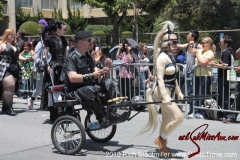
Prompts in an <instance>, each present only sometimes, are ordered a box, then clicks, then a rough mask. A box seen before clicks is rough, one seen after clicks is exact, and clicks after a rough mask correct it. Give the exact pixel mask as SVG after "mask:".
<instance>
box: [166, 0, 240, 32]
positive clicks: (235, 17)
mask: <svg viewBox="0 0 240 160" xmlns="http://www.w3.org/2000/svg"><path fill="white" fill-rule="evenodd" d="M177 4H178V5H176V6H173V5H171V4H169V5H168V6H167V7H166V8H165V11H164V12H163V14H162V16H163V17H164V19H174V20H175V22H176V23H177V24H178V27H179V29H181V30H189V29H198V30H217V29H233V28H239V26H240V14H239V11H240V1H239V0H201V1H192V0H177Z"/></svg>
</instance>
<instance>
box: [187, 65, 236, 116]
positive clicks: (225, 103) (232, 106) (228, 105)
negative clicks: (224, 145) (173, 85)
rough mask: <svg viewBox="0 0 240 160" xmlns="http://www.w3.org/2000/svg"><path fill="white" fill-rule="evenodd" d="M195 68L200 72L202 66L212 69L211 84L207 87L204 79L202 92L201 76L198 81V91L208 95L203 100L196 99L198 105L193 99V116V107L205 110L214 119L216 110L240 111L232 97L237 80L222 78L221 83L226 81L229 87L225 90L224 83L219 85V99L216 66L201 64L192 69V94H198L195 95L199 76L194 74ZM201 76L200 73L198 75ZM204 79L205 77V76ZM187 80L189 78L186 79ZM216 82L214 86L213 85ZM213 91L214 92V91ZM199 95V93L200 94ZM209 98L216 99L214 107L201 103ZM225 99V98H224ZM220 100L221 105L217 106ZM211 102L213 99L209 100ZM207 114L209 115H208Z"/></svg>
mask: <svg viewBox="0 0 240 160" xmlns="http://www.w3.org/2000/svg"><path fill="white" fill-rule="evenodd" d="M197 68H200V73H201V69H203V68H210V69H211V71H212V74H211V81H210V82H211V84H210V88H207V85H209V84H207V83H206V81H205V84H204V87H205V92H204V93H201V92H202V91H201V89H202V82H201V81H202V79H203V78H200V82H199V83H198V84H197V85H199V88H200V90H199V92H200V93H201V94H202V95H209V97H208V98H206V97H205V99H204V98H203V100H199V101H198V105H195V104H196V101H193V116H195V115H194V114H195V109H201V110H206V111H207V112H208V114H210V116H211V117H210V118H212V119H215V120H217V119H218V112H227V113H240V111H238V110H237V106H236V101H235V97H234V93H236V87H235V86H236V85H237V81H236V80H231V81H229V80H227V78H223V84H224V81H228V85H229V89H228V90H227V91H226V90H225V88H224V85H223V86H220V87H222V90H223V91H222V96H221V97H222V99H220V97H219V91H218V88H220V87H218V85H219V84H218V79H216V78H218V76H217V75H218V68H216V67H208V66H207V67H202V66H197V67H196V68H195V69H194V78H193V86H194V87H193V96H198V95H196V87H195V86H196V78H197V77H199V76H196V70H197ZM235 68H236V67H228V70H229V69H230V70H231V69H235ZM200 76H201V75H200ZM213 77H214V80H213ZM223 77H227V75H226V74H225V72H224V70H223ZM235 77H236V76H235ZM205 79H206V77H205ZM187 80H189V79H187ZM215 83H216V86H215V85H214V84H215ZM214 87H216V88H214ZM208 89H209V91H208V92H209V93H210V94H209V93H207V90H208ZM214 92H215V93H214ZM226 92H227V93H228V94H229V95H228V97H227V99H226V97H225V95H224V93H226ZM216 95H218V96H216ZM200 96H201V95H200ZM210 98H214V99H215V100H216V105H215V106H214V107H210V108H207V107H206V106H205V104H204V103H203V102H204V101H205V100H206V99H210ZM225 99H226V100H225ZM220 101H222V102H221V104H222V106H219V104H218V103H219V102H220ZM211 102H213V101H211ZM208 116H209V115H208Z"/></svg>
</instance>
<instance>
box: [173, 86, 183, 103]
mask: <svg viewBox="0 0 240 160" xmlns="http://www.w3.org/2000/svg"><path fill="white" fill-rule="evenodd" d="M175 93H176V94H177V96H178V100H183V98H184V95H183V94H182V91H181V90H180V89H179V88H176V89H175Z"/></svg>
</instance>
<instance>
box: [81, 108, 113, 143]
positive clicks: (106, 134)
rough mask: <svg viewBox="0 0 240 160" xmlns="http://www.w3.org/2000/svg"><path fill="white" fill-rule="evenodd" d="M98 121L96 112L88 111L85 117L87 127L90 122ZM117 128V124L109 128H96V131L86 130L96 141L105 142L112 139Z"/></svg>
mask: <svg viewBox="0 0 240 160" xmlns="http://www.w3.org/2000/svg"><path fill="white" fill-rule="evenodd" d="M95 121H97V119H96V116H95V114H93V113H92V112H91V113H88V114H87V116H86V118H85V123H84V125H85V128H88V126H89V124H90V123H91V122H95ZM116 130H117V126H116V125H112V126H109V127H108V128H103V129H101V130H95V131H86V132H87V135H88V136H89V137H90V138H91V139H92V140H94V141H95V142H100V143H105V142H108V141H110V140H111V139H112V138H113V136H114V135H115V133H116Z"/></svg>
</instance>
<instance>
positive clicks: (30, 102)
mask: <svg viewBox="0 0 240 160" xmlns="http://www.w3.org/2000/svg"><path fill="white" fill-rule="evenodd" d="M28 108H29V109H30V110H31V109H33V100H32V98H31V97H30V98H28Z"/></svg>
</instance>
